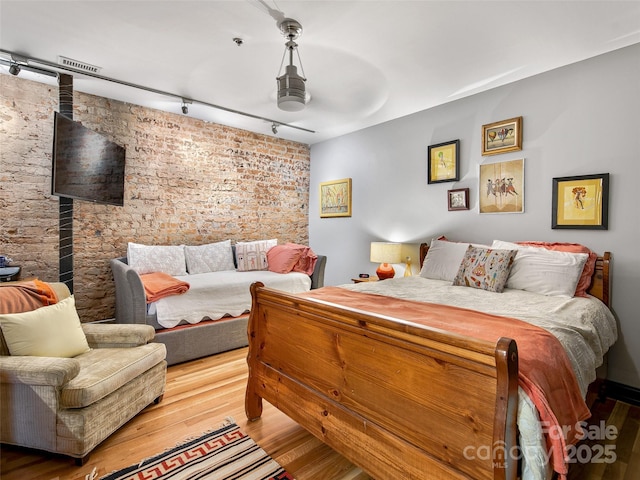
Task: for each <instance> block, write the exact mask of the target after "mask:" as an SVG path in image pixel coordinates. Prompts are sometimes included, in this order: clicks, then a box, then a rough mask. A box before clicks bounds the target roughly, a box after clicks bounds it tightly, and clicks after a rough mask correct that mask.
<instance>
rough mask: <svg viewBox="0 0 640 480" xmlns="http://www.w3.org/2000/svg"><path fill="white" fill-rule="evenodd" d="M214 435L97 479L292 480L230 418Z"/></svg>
mask: <svg viewBox="0 0 640 480" xmlns="http://www.w3.org/2000/svg"><path fill="white" fill-rule="evenodd" d="M227 421H228V424H226V425H224V426H223V427H221V428H220V429H219V430H216V431H215V432H211V433H206V434H204V435H202V436H201V437H200V438H196V439H195V440H190V441H187V442H185V443H183V444H180V445H178V446H177V447H174V448H172V449H171V450H168V451H166V452H164V453H162V454H160V455H156V456H155V457H153V458H149V459H146V460H143V461H142V462H140V464H139V465H132V466H130V467H127V468H123V469H122V470H118V471H117V472H113V473H110V474H109V475H105V476H104V477H101V478H100V480H129V479H130V480H140V479H159V480H169V479H171V480H187V479H188V480H204V479H208V480H213V479H215V480H232V479H233V480H236V479H246V480H258V479H264V480H272V479H273V480H293V477H292V476H291V475H290V474H289V473H287V471H286V470H285V469H284V468H282V467H281V466H280V465H279V464H278V463H277V462H276V461H275V460H273V459H272V458H271V457H269V455H267V453H266V452H265V451H264V450H262V449H261V448H260V447H259V446H258V445H257V444H256V443H255V442H254V441H253V440H252V439H251V438H250V437H249V436H248V435H246V434H245V433H243V432H242V431H241V430H240V427H238V425H236V423H235V421H233V419H228V420H227Z"/></svg>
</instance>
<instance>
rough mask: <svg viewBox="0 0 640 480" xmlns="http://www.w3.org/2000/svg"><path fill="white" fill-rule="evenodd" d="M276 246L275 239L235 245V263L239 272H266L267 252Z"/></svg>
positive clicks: (267, 267) (267, 265) (267, 266)
mask: <svg viewBox="0 0 640 480" xmlns="http://www.w3.org/2000/svg"><path fill="white" fill-rule="evenodd" d="M277 244H278V240H277V239H271V240H256V241H255V242H237V243H236V263H237V264H238V271H239V272H249V271H251V270H268V269H269V262H268V261H267V251H268V250H269V249H270V248H271V247H275V246H276V245H277Z"/></svg>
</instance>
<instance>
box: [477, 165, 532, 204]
mask: <svg viewBox="0 0 640 480" xmlns="http://www.w3.org/2000/svg"><path fill="white" fill-rule="evenodd" d="M479 177H480V185H479V187H478V192H479V194H478V204H479V205H480V213H523V212H524V158H521V159H519V160H511V161H508V162H498V163H489V164H487V165H480V176H479Z"/></svg>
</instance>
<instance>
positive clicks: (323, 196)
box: [320, 178, 351, 218]
mask: <svg viewBox="0 0 640 480" xmlns="http://www.w3.org/2000/svg"><path fill="white" fill-rule="evenodd" d="M350 216H351V179H350V178H343V179H342V180H332V181H330V182H322V183H321V184H320V217H321V218H325V217H350Z"/></svg>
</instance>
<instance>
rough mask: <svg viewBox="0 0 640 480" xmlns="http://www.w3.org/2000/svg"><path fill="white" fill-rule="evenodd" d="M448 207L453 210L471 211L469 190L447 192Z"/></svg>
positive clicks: (458, 189) (459, 189) (461, 189)
mask: <svg viewBox="0 0 640 480" xmlns="http://www.w3.org/2000/svg"><path fill="white" fill-rule="evenodd" d="M447 205H448V207H449V211H451V210H469V189H468V188H457V189H455V190H447Z"/></svg>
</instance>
